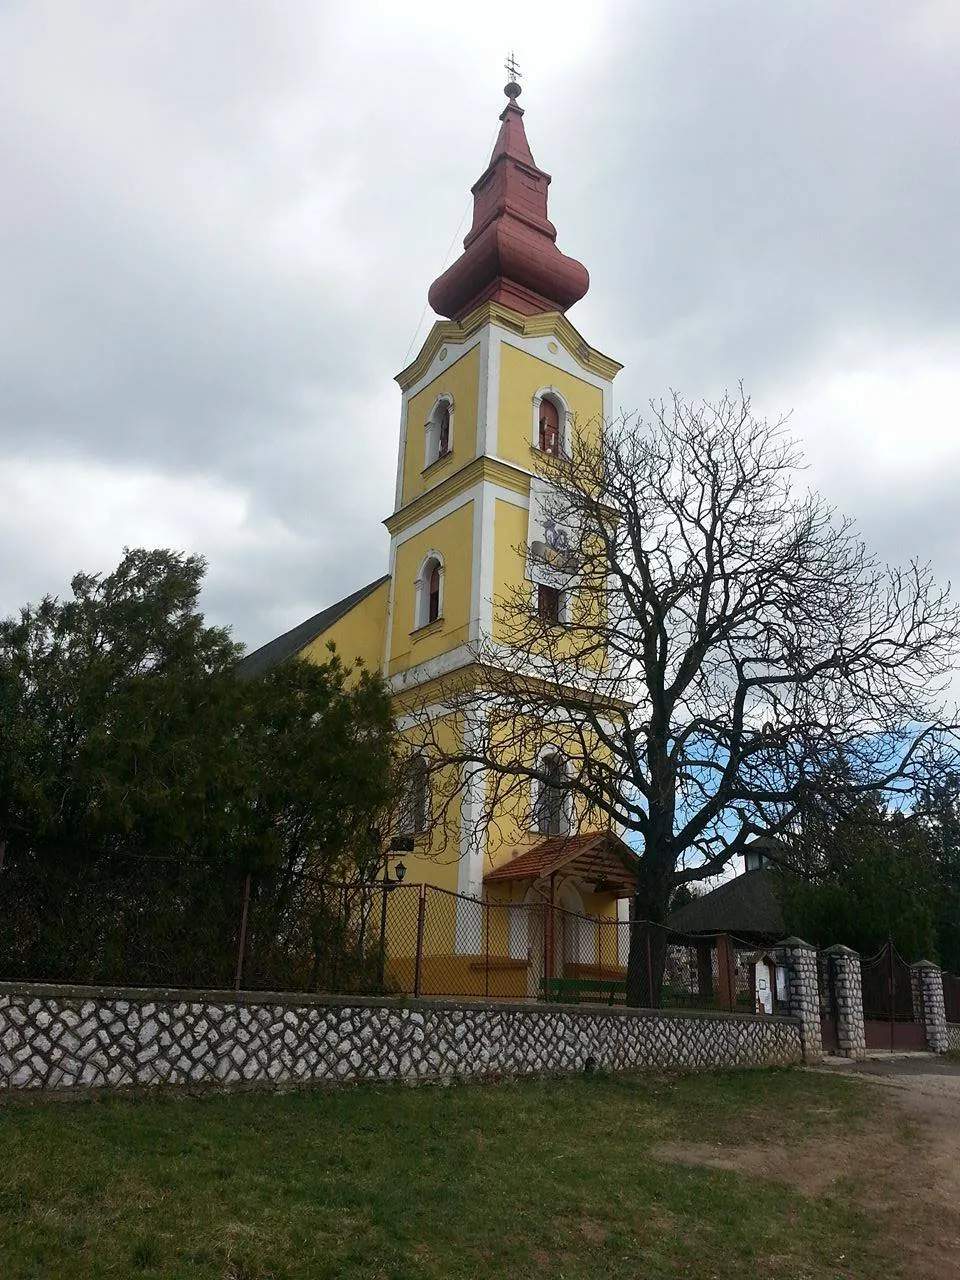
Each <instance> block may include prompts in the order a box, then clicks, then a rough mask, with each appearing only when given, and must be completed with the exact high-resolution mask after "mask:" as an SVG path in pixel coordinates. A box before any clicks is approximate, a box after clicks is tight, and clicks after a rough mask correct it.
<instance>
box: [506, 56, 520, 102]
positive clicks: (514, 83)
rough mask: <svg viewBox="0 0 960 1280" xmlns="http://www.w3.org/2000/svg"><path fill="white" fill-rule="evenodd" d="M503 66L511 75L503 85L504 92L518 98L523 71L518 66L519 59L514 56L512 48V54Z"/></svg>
mask: <svg viewBox="0 0 960 1280" xmlns="http://www.w3.org/2000/svg"><path fill="white" fill-rule="evenodd" d="M503 66H504V70H505V71H506V73H507V75H508V76H509V77H510V79H509V80H508V81H507V83H506V84H505V85H504V87H503V92H504V93H505V94H506V95H507V97H508V98H510V99H511V100H516V99H517V98H519V97H520V83H519V82H520V80H521V71H520V68H519V67H518V66H517V60H516V58H515V57H514V56H513V50H512V49H511V50H510V56H509V57H508V58H507V60H506V62H505V63H504V64H503Z"/></svg>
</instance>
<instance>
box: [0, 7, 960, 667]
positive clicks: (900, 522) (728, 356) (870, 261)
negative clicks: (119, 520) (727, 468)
mask: <svg viewBox="0 0 960 1280" xmlns="http://www.w3.org/2000/svg"><path fill="white" fill-rule="evenodd" d="M508 8H509V6H507V5H506V4H503V5H500V6H499V7H498V6H497V5H495V4H494V5H491V6H490V11H489V14H488V15H487V16H488V22H489V23H490V24H491V25H492V26H497V25H499V26H502V28H503V30H504V32H506V31H507V30H508V28H509V24H510V14H509V12H508ZM541 10H542V15H543V17H544V20H546V19H547V18H549V20H550V28H549V34H550V36H551V38H553V39H554V40H555V41H563V40H566V42H567V45H568V46H569V48H568V49H566V46H564V48H565V49H566V55H565V56H566V58H567V60H566V62H565V63H564V68H565V69H564V71H563V73H562V74H561V73H560V72H558V71H552V70H551V65H550V57H549V54H548V53H546V52H543V51H535V52H538V55H539V54H540V53H542V56H540V57H539V74H538V75H537V74H534V75H531V76H530V77H529V78H528V80H527V81H526V82H525V93H524V97H523V99H522V103H523V105H524V106H525V107H526V108H527V113H528V114H527V126H528V133H529V137H530V141H531V145H532V147H533V151H534V155H535V156H536V158H537V160H538V162H539V163H540V164H542V165H543V166H544V167H545V168H546V169H548V170H549V171H550V172H552V173H553V175H554V184H553V187H552V189H551V214H552V217H553V219H554V221H555V223H556V224H557V226H558V229H559V242H560V244H561V247H562V248H563V249H564V251H565V252H568V253H571V254H574V255H575V256H577V257H580V258H581V259H582V260H583V261H584V262H585V263H586V264H587V266H588V267H589V269H590V272H591V277H592V286H591V291H590V293H589V294H588V296H587V298H586V299H585V300H584V302H582V303H581V304H579V305H578V306H577V308H575V310H574V311H573V313H572V314H571V319H572V320H573V322H574V323H575V324H576V325H577V326H578V327H579V328H580V329H581V330H582V331H583V333H584V334H585V336H586V337H587V338H588V339H589V340H590V341H591V342H593V343H595V344H596V345H598V346H600V347H601V348H602V349H604V350H607V351H609V353H610V354H611V355H613V356H615V357H616V358H618V359H620V360H623V361H624V362H625V363H626V364H627V368H626V369H625V370H624V373H623V374H622V375H621V376H620V379H619V381H618V390H619V396H620V399H621V401H622V403H623V404H624V406H625V407H628V408H635V407H638V406H642V405H643V404H644V403H645V402H646V400H647V399H648V398H649V397H650V396H651V395H659V394H661V393H662V392H664V391H665V390H666V389H667V387H669V386H671V385H672V386H677V387H678V388H679V389H680V390H682V391H685V392H688V393H691V394H700V393H704V392H705V393H708V394H712V393H714V392H715V391H716V390H717V389H718V387H720V386H723V385H729V384H731V383H733V382H736V380H737V379H738V378H740V377H743V378H744V379H745V380H746V383H747V385H748V387H749V388H751V389H752V390H753V391H754V392H755V394H756V396H757V399H758V401H760V402H762V404H761V407H762V408H763V409H764V411H766V412H768V413H770V414H776V413H777V412H779V411H782V410H786V409H789V408H790V407H791V403H790V399H791V398H792V397H795V396H796V395H797V394H798V390H799V391H800V392H802V391H803V388H804V387H805V385H806V382H807V381H808V380H813V379H816V378H818V377H820V376H822V374H823V370H824V369H825V368H830V367H832V368H833V371H834V373H837V372H840V373H842V372H843V370H842V368H841V367H840V366H838V365H837V363H836V361H837V360H841V361H842V357H840V356H837V355H836V354H835V353H836V352H838V351H839V352H842V351H843V350H845V347H844V342H843V339H844V335H845V334H847V333H849V332H854V331H855V332H857V333H859V334H861V335H862V334H867V335H872V337H871V336H868V337H867V339H865V340H866V341H868V342H875V343H876V344H877V346H878V347H883V348H884V349H887V348H889V349H890V350H891V351H894V352H895V351H896V350H897V346H898V343H901V342H903V343H911V344H914V345H916V344H917V343H918V342H919V343H921V344H922V343H923V342H924V340H925V339H926V338H927V337H929V340H930V342H931V344H932V343H933V342H934V339H937V340H939V341H940V342H941V344H942V343H943V340H944V335H947V336H949V335H950V334H951V333H957V332H960V289H958V287H957V286H958V279H957V271H958V267H957V264H958V262H960V252H958V250H960V240H958V235H960V233H958V229H957V228H958V223H957V219H956V210H957V207H958V204H960V200H958V197H960V166H958V165H957V163H956V158H955V141H954V134H955V124H954V121H955V120H956V119H957V118H958V117H960V74H958V73H960V23H958V20H957V13H956V9H955V6H953V5H948V4H944V3H934V2H933V0H916V2H915V3H911V4H910V5H903V4H901V3H896V2H895V0H830V2H829V3H828V2H827V0H818V2H817V3H810V4H805V5H802V6H800V5H796V6H785V5H757V4H756V3H752V2H751V3H748V2H747V0H689V2H688V3H686V4H683V5H676V4H670V5H666V4H653V3H651V4H645V5H643V6H639V5H635V4H633V3H626V2H625V0H618V2H615V3H609V4H606V5H603V6H602V7H601V8H600V9H599V10H597V11H594V10H591V14H592V15H594V16H597V15H599V16H597V22H598V24H599V27H600V30H601V31H602V39H600V40H599V41H598V42H597V43H596V44H595V45H589V44H588V43H587V42H585V41H583V39H582V31H583V14H582V11H581V10H580V8H579V7H578V6H574V5H571V6H569V7H568V8H564V7H563V6H562V5H557V4H553V5H548V6H541ZM504 38H505V47H508V46H509V42H510V39H511V37H509V36H507V35H505V37H504ZM477 44H478V41H477V38H476V32H475V29H474V28H473V24H472V20H471V19H470V16H469V15H468V14H466V12H464V13H463V14H458V12H457V11H455V10H454V9H452V8H451V7H450V6H443V5H441V4H436V5H426V4H425V5H423V6H417V7H416V9H413V8H410V7H407V6H403V7H400V6H392V5H389V4H374V3H372V2H371V0H364V3H362V4H357V5H351V6H349V7H348V6H342V7H335V6H330V5H316V4H313V3H299V2H297V0H291V2H290V3H287V4H285V5H284V6H283V9H282V13H281V11H280V10H278V9H277V8H276V7H274V6H272V5H263V6H261V5H250V6H244V7H243V8H242V9H238V8H237V7H236V5H235V4H232V3H227V2H226V0H202V2H200V3H198V2H197V0H189V3H188V2H187V0H172V2H171V3H168V4H165V5H164V6H149V7H143V6H116V5H110V4H106V3H99V2H97V0H91V3H85V4H84V5H82V6H74V5H71V4H68V3H66V0H34V3H32V4H25V3H13V4H7V5H6V6H3V7H0V45H2V47H3V50H4V60H5V65H6V66H7V67H8V68H9V74H7V75H5V77H4V80H3V82H2V83H0V190H2V191H3V200H2V202H0V466H2V465H3V459H4V457H6V458H7V459H21V460H22V459H24V458H29V459H36V460H41V459H46V460H50V459H57V458H64V457H70V458H74V459H77V460H80V461H89V462H92V463H96V464H98V465H100V466H104V467H107V468H109V467H116V468H118V469H120V470H123V469H131V468H133V469H141V470H145V471H146V472H148V473H150V474H153V475H156V476H167V477H178V478H183V477H188V478H189V477H196V478H197V480H198V483H199V481H200V480H203V481H205V482H207V481H209V482H212V483H215V484H216V485H218V486H221V487H222V488H223V489H224V490H225V491H227V492H229V493H230V494H232V495H234V496H235V497H236V499H237V502H238V503H240V504H241V505H242V506H243V509H244V510H245V512H246V516H245V523H244V524H243V525H242V526H241V525H238V527H237V530H236V531H235V532H233V533H230V534H227V533H225V534H224V536H223V539H222V540H221V541H220V543H219V544H218V546H217V550H216V553H215V554H212V555H211V569H210V578H209V587H208V590H207V592H206V597H205V598H206V607H207V609H208V611H209V613H210V615H211V616H212V617H216V618H217V619H218V620H225V621H230V622H233V623H234V624H235V626H236V631H237V634H238V635H239V636H240V637H241V638H243V639H245V640H248V641H249V642H251V643H258V642H261V641H263V640H265V639H267V638H269V636H270V635H271V634H273V633H275V632H278V631H280V630H283V629H285V628H286V627H288V626H290V625H292V624H293V623H294V622H296V621H298V620H299V618H300V617H306V616H308V615H309V614H310V613H313V612H315V611H316V610H317V609H319V608H321V607H323V606H324V605H326V604H328V603H330V602H331V601H333V600H335V599H336V598H338V596H340V595H343V594H346V593H347V592H349V591H350V590H352V589H354V588H355V587H356V586H357V585H359V584H360V583H362V582H364V581H367V580H369V579H372V578H373V577H375V576H376V575H377V574H379V573H381V572H382V571H383V570H384V568H385V567H386V564H385V561H386V547H387V540H386V536H385V534H384V531H383V530H382V528H381V526H380V521H381V520H382V519H383V517H384V516H385V515H386V514H387V513H388V512H389V510H390V509H391V507H392V501H393V473H394V468H395V462H396V439H397V431H398V409H399V395H398V393H397V390H396V388H395V386H394V384H393V382H392V377H393V374H394V373H396V372H397V370H398V368H399V367H400V365H401V364H402V363H403V360H404V353H405V352H406V350H407V347H408V344H409V343H410V340H411V338H412V337H413V335H414V330H415V328H416V325H417V320H418V317H419V316H420V314H421V309H422V307H423V304H424V301H425V297H426V290H427V287H428V285H429V283H430V281H431V280H432V279H433V278H434V276H436V275H437V274H438V273H439V271H440V269H441V267H442V265H443V262H442V255H443V253H444V250H445V249H446V248H447V245H448V243H449V241H450V237H451V236H452V234H453V231H454V228H455V227H456V224H457V220H458V219H459V218H460V215H461V213H462V211H463V209H464V206H465V204H466V203H467V202H468V199H469V196H468V192H469V187H470V184H471V183H472V182H473V181H474V180H475V179H476V177H477V176H478V175H479V173H480V172H481V170H482V168H483V166H484V164H485V162H486V159H487V154H488V149H489V145H490V143H491V142H492V139H493V135H494V132H495V129H496V125H497V120H496V114H497V112H498V110H499V105H498V99H499V84H498V82H497V80H496V79H495V78H494V77H496V75H497V74H498V72H497V71H496V69H495V68H493V67H490V66H488V65H487V64H486V63H485V62H481V60H480V59H478V57H477V54H476V49H477ZM556 47H558V48H559V47H560V45H559V44H558V45H557V46H556ZM571 50H572V52H571ZM520 53H521V50H519V49H518V55H519V54H520ZM534 66H535V67H536V66H537V61H536V60H535V62H534ZM463 233H464V230H463V229H462V230H461V232H460V235H461V237H462V235H463ZM457 247H458V246H457ZM431 318H432V317H430V316H429V315H428V316H427V317H426V319H425V321H424V323H423V324H422V325H421V328H420V336H421V337H422V335H423V333H424V332H425V330H426V326H427V324H428V323H429V321H430V319H431ZM948 345H949V344H948ZM831 361H833V362H834V364H833V365H832V366H831V364H830V362H831ZM793 426H794V428H795V429H796V430H797V431H798V433H799V434H800V436H801V438H802V439H804V440H805V441H807V442H808V443H810V444H812V445H813V446H814V450H815V449H816V441H817V432H818V430H819V429H820V428H819V427H818V424H817V422H812V421H799V420H797V419H795V420H794V423H793ZM831 429H836V422H835V420H831ZM917 447H918V449H922V448H923V436H922V433H920V434H918V442H917ZM869 465H870V463H869V459H864V467H865V468H867V469H869ZM118 474H119V471H118ZM825 479H826V483H827V488H828V489H829V490H830V492H831V496H833V497H835V498H836V499H837V500H838V501H839V503H840V505H841V506H845V507H847V508H849V507H850V503H849V502H844V501H843V499H844V498H845V497H849V498H850V500H851V502H852V503H854V505H855V506H856V505H857V504H859V507H860V510H859V511H856V512H855V514H860V512H862V514H863V516H864V517H865V526H869V527H870V528H875V530H876V532H877V534H878V537H879V538H880V541H881V542H882V543H883V545H884V546H886V545H888V544H890V545H894V544H896V543H897V542H898V541H901V540H902V542H903V546H904V548H905V550H906V551H907V552H909V551H911V550H916V551H918V552H919V553H920V554H921V556H922V555H923V554H932V551H926V552H925V548H936V553H937V556H938V559H939V558H940V557H941V556H942V558H943V561H944V563H945V564H947V565H952V564H956V563H957V562H958V561H960V548H958V546H957V540H956V538H955V537H954V534H953V530H952V522H951V520H950V519H949V517H948V516H947V514H946V513H945V512H944V511H943V510H942V506H941V504H940V502H929V503H928V502H925V501H924V495H923V494H922V493H917V494H914V495H911V497H910V501H909V502H908V503H905V505H904V506H903V508H902V511H901V512H900V514H898V515H897V516H896V518H895V519H894V518H893V516H891V517H890V519H889V521H888V528H887V530H886V531H885V530H884V529H883V527H882V526H881V525H880V524H879V523H877V524H875V523H874V511H875V504H874V501H873V497H872V494H871V490H870V487H869V484H865V485H862V486H859V487H858V486H855V485H852V484H847V483H846V482H845V480H844V477H843V476H842V475H837V474H831V475H827V476H826V477H825ZM104 484H109V481H108V480H105V481H104ZM199 492H200V490H199V489H198V493H199ZM199 500H200V499H199V498H198V501H199ZM51 501H52V502H53V501H61V502H62V501H63V497H62V495H58V496H56V497H53V496H52V497H51ZM907 507H909V510H908V509H907ZM78 518H79V517H78ZM124 519H125V523H124V525H123V527H122V528H120V527H118V528H116V529H115V530H112V531H110V533H109V536H107V535H106V534H104V537H103V539H102V542H101V543H98V545H102V546H103V553H102V554H103V555H104V556H105V557H107V558H106V560H105V564H104V565H103V566H97V565H91V564H83V565H79V564H73V563H72V560H71V548H70V547H69V546H57V545H54V544H53V542H52V541H51V543H50V545H46V544H44V545H42V546H41V545H39V543H38V541H37V539H41V540H42V539H43V537H44V535H43V533H42V521H38V523H37V525H36V526H34V528H35V529H40V530H41V532H40V533H36V532H34V533H32V534H31V539H33V541H32V542H31V541H28V540H27V539H26V538H25V539H24V544H23V545H20V546H17V545H9V546H8V547H7V548H6V549H5V552H6V554H5V556H4V557H3V559H6V560H8V561H10V562H11V565H12V562H13V561H16V565H17V567H16V572H14V570H13V568H12V567H8V568H6V569H5V567H4V564H3V562H2V560H0V612H6V611H9V610H11V609H14V608H15V607H16V606H17V605H18V604H19V603H21V599H22V598H23V597H22V592H23V585H24V582H25V581H27V580H28V579H29V580H30V582H31V585H30V587H29V592H30V594H31V595H32V596H33V597H36V596H37V595H39V594H41V593H42V591H43V590H46V589H48V588H51V589H52V588H54V587H55V586H57V584H56V583H50V582H47V581H46V580H44V581H41V580H40V577H41V575H47V574H49V572H50V566H51V565H53V564H58V565H61V566H62V580H64V581H65V580H66V578H67V577H68V576H69V572H70V571H71V570H73V569H75V568H79V567H84V568H97V567H107V566H108V565H109V563H110V558H111V557H112V558H113V559H115V558H116V555H119V548H120V546H121V545H122V542H124V541H126V542H136V541H138V540H139V538H138V532H139V528H140V526H138V524H137V521H136V519H135V518H134V517H132V516H130V517H125V518H124ZM888 533H889V537H888V536H887V534H888ZM184 536H185V537H187V536H189V531H188V530H187V529H186V526H184ZM10 537H11V535H10V534H9V533H8V535H7V538H8V541H9V539H10ZM50 538H51V540H52V538H53V535H52V534H51V535H50ZM190 549H196V550H201V551H202V550H205V548H203V547H197V548H190ZM114 553H115V554H114ZM897 558H902V556H900V557H897ZM24 561H25V562H26V563H27V564H29V565H32V566H33V573H34V575H35V577H34V578H33V579H30V575H29V573H27V571H26V570H25V569H24V567H23V564H24ZM25 575H26V576H25Z"/></svg>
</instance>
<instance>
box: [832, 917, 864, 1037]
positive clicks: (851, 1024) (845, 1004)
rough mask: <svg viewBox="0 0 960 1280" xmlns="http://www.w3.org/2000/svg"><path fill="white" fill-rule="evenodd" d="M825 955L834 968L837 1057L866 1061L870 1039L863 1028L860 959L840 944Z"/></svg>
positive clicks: (854, 952) (855, 953)
mask: <svg viewBox="0 0 960 1280" xmlns="http://www.w3.org/2000/svg"><path fill="white" fill-rule="evenodd" d="M824 955H825V956H827V958H828V959H827V963H828V964H829V965H830V971H831V981H832V983H833V998H834V1000H835V1002H836V1009H837V1053H838V1054H840V1056H841V1057H844V1058H853V1059H854V1060H855V1061H857V1062H859V1061H862V1060H863V1059H864V1058H865V1057H866V1056H867V1037H866V1033H865V1031H864V1027H863V987H862V984H861V981H860V956H859V954H858V952H856V951H851V949H850V948H849V947H845V946H843V945H842V944H841V943H839V942H838V943H837V945H836V946H834V947H827V949H826V951H825V952H824Z"/></svg>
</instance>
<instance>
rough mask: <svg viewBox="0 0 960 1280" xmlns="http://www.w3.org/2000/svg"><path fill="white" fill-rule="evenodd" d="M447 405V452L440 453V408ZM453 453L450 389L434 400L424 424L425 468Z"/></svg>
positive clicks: (451, 397) (451, 398)
mask: <svg viewBox="0 0 960 1280" xmlns="http://www.w3.org/2000/svg"><path fill="white" fill-rule="evenodd" d="M442 405H446V407H447V413H448V414H449V415H450V430H449V438H448V440H447V452H446V453H444V454H442V455H441V453H440V408H441V406H442ZM451 453H453V396H452V395H450V393H449V392H448V391H442V392H441V393H440V395H438V396H437V398H436V400H434V402H433V405H432V406H431V408H430V413H429V416H428V417H427V420H426V422H425V423H424V424H423V469H424V471H426V469H427V467H431V466H433V464H434V463H435V462H439V461H440V458H441V456H442V457H444V458H449V456H450V454H451Z"/></svg>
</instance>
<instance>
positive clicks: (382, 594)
mask: <svg viewBox="0 0 960 1280" xmlns="http://www.w3.org/2000/svg"><path fill="white" fill-rule="evenodd" d="M389 595H390V582H389V580H388V581H386V582H382V583H381V584H380V586H379V587H377V589H376V591H373V592H371V593H370V595H368V596H367V597H366V598H365V599H363V600H361V601H360V602H359V604H356V605H354V607H353V608H352V609H351V610H350V612H349V613H346V614H344V616H343V617H342V618H338V619H337V621H336V622H335V623H334V624H333V625H332V626H331V627H328V628H327V630H326V631H324V632H323V633H322V634H321V635H319V636H317V638H316V639H315V640H312V641H311V642H310V644H308V645H307V646H306V648H304V649H301V651H300V657H302V658H306V659H307V660H308V661H310V662H317V663H323V662H326V661H327V659H328V658H329V657H330V653H329V650H328V648H327V646H328V645H329V644H330V643H331V641H332V642H333V644H335V645H336V647H337V652H338V653H339V655H340V657H341V658H342V659H343V660H344V662H347V663H352V662H355V661H356V659H357V658H361V659H362V660H363V663H364V665H365V666H366V667H368V668H369V669H370V670H371V671H379V670H380V667H381V666H382V664H383V653H384V643H385V640H386V634H387V602H388V600H389Z"/></svg>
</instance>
